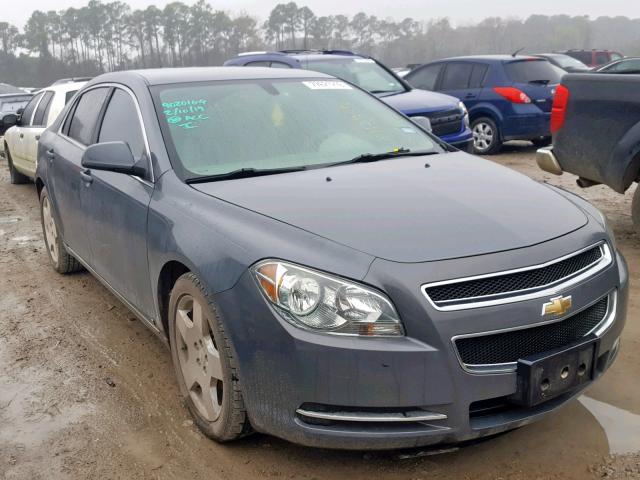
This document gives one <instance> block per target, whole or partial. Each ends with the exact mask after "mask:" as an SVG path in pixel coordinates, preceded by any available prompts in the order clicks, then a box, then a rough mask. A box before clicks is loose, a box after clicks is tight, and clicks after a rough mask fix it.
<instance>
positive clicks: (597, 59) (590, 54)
mask: <svg viewBox="0 0 640 480" xmlns="http://www.w3.org/2000/svg"><path fill="white" fill-rule="evenodd" d="M558 53H564V54H565V55H569V56H570V57H573V58H575V59H576V60H580V61H581V62H582V63H584V64H586V65H588V66H589V67H599V66H601V65H604V64H605V63H609V62H612V61H614V60H619V59H621V58H622V57H623V55H622V54H621V53H619V52H614V51H611V50H596V49H593V50H567V51H565V52H558Z"/></svg>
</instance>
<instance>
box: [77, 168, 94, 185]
mask: <svg viewBox="0 0 640 480" xmlns="http://www.w3.org/2000/svg"><path fill="white" fill-rule="evenodd" d="M80 178H82V181H83V182H85V183H91V182H93V177H92V176H91V170H88V169H87V170H83V171H81V172H80Z"/></svg>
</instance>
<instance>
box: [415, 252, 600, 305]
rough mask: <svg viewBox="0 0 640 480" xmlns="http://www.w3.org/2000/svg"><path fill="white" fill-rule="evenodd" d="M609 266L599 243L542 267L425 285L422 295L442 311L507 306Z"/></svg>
mask: <svg viewBox="0 0 640 480" xmlns="http://www.w3.org/2000/svg"><path fill="white" fill-rule="evenodd" d="M609 263H611V253H610V250H609V247H608V246H607V245H606V244H605V243H602V244H599V245H595V246H592V247H589V248H586V249H584V250H581V251H579V252H576V253H574V254H572V255H569V256H566V257H562V258H560V259H556V260H554V261H551V262H548V263H546V264H543V265H538V266H533V267H526V268H522V269H518V270H512V271H507V272H497V273H495V274H488V275H480V276H477V277H470V278H466V279H455V280H450V281H444V282H437V283H432V284H427V285H424V286H423V289H424V290H423V291H424V293H425V295H426V296H427V298H428V299H429V300H430V301H431V302H432V304H433V305H434V306H435V307H436V308H438V307H440V308H441V309H443V310H447V309H457V308H468V306H469V305H471V306H481V305H478V304H482V303H485V302H491V300H494V299H502V300H504V303H507V302H509V301H515V300H517V299H518V297H520V296H522V295H523V294H526V293H531V292H540V291H542V290H544V289H546V288H551V287H554V286H557V285H560V284H562V283H564V282H568V281H569V280H571V279H574V278H576V277H577V276H579V275H581V274H584V273H585V272H586V273H588V274H595V272H596V271H599V270H601V269H602V268H604V267H605V266H606V265H608V264H609ZM465 305H466V306H465Z"/></svg>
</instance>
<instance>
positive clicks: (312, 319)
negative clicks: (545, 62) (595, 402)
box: [36, 67, 628, 449]
mask: <svg viewBox="0 0 640 480" xmlns="http://www.w3.org/2000/svg"><path fill="white" fill-rule="evenodd" d="M38 155H39V161H38V170H37V175H36V185H37V189H38V194H39V198H40V205H41V212H42V224H43V229H44V233H45V241H46V247H47V251H48V252H49V257H50V259H51V262H52V264H53V266H54V268H55V269H56V270H57V271H58V272H60V273H69V272H72V271H75V270H78V269H81V268H86V269H87V270H89V271H90V272H91V273H92V274H94V275H95V276H96V277H97V278H98V279H100V280H101V281H102V282H103V283H104V285H105V286H107V287H108V288H109V289H110V290H111V291H112V292H113V293H114V294H115V295H116V296H117V297H118V298H120V299H121V300H122V301H123V302H124V303H125V304H126V305H127V306H128V307H129V308H130V309H131V310H132V311H133V312H134V313H135V314H136V315H137V316H138V317H139V318H140V319H141V320H142V321H143V322H144V323H145V324H146V325H147V326H148V327H149V328H150V329H151V330H153V331H154V332H155V333H157V334H158V336H159V337H160V338H162V339H163V340H164V341H165V342H166V343H167V344H168V346H169V347H170V350H171V355H172V359H173V363H174V365H175V371H176V376H177V379H178V385H179V388H180V392H181V394H182V396H183V397H184V399H185V403H186V405H187V407H188V409H189V411H190V412H191V414H192V415H193V417H194V419H195V421H196V423H197V425H198V426H199V427H200V429H201V430H202V431H203V432H204V433H205V434H206V435H207V436H209V437H211V438H213V439H215V440H218V441H229V440H233V439H236V438H238V437H240V436H242V435H245V434H247V433H249V432H251V431H253V430H256V431H260V432H265V433H269V434H272V435H276V436H279V437H282V438H285V439H288V440H290V441H293V442H297V443H301V444H305V445H312V446H321V447H330V448H352V449H356V448H357V449H360V448H367V449H373V448H398V447H408V446H418V445H428V444H434V443H439V442H457V441H463V440H467V439H471V438H476V437H479V436H485V435H491V434H495V433H498V432H501V431H505V430H508V429H512V428H516V427H519V426H522V425H524V424H526V423H529V422H530V421H532V420H535V419H538V418H540V417H542V416H543V415H545V414H548V413H549V412H552V411H554V410H556V409H557V408H558V407H560V406H562V405H563V404H565V403H567V402H568V401H569V400H570V399H572V398H574V397H575V396H576V395H578V394H579V393H580V392H581V391H583V390H584V389H585V388H587V387H588V386H589V385H590V384H591V383H592V382H593V381H595V380H597V379H598V377H600V376H601V375H602V374H603V373H604V372H605V370H607V369H608V368H609V367H610V365H611V364H612V362H613V361H614V359H615V357H616V354H617V352H618V346H619V337H620V332H621V330H622V327H623V324H624V321H625V315H626V305H627V282H628V276H627V269H626V264H625V262H624V260H623V258H622V257H621V256H620V254H619V253H618V252H617V250H616V248H615V240H614V238H613V236H612V234H611V232H610V230H609V229H608V227H607V223H606V219H605V218H604V217H603V215H602V214H601V213H600V212H599V211H598V210H597V209H595V208H594V207H593V206H591V205H590V204H588V203H587V202H585V201H584V200H582V199H581V198H579V197H576V196H573V195H572V194H569V193H567V192H565V191H563V190H559V189H557V188H554V187H551V186H548V185H544V184H539V183H536V182H534V181H532V180H530V179H528V178H526V177H524V176H522V175H519V174H517V173H514V172H513V171H511V170H509V169H506V168H503V167H500V166H497V165H495V164H494V163H492V162H489V161H485V160H482V159H480V158H476V157H472V156H470V155H468V154H466V153H462V152H459V151H456V150H455V149H454V148H452V147H449V146H448V145H446V144H444V143H442V142H441V141H440V140H438V139H437V138H435V137H434V136H432V135H431V134H429V133H428V132H426V131H425V130H423V129H422V128H421V127H420V126H419V125H417V124H414V123H412V122H411V121H410V120H409V119H408V118H406V117H404V116H403V115H401V114H400V113H398V112H396V111H395V110H393V109H392V108H391V107H389V106H387V105H385V104H384V103H382V102H380V101H379V100H377V99H376V98H375V97H373V96H371V95H369V94H368V93H366V92H364V91H362V90H360V89H358V88H356V87H354V86H353V85H350V84H349V83H346V82H344V81H341V80H338V79H335V78H333V77H330V76H327V75H324V74H320V73H314V72H308V71H304V70H277V69H260V68H232V67H227V68H199V69H168V70H145V71H139V72H120V73H110V74H105V75H102V76H100V77H97V78H95V79H94V80H92V81H91V82H89V83H88V84H87V85H86V86H85V87H84V88H83V89H82V90H81V91H80V92H79V94H78V95H77V96H76V97H75V99H74V101H73V102H71V103H70V104H69V105H68V106H67V107H66V108H65V110H64V111H63V112H62V114H61V115H60V117H59V118H58V120H57V121H56V122H55V124H54V125H53V126H52V127H50V128H49V129H48V130H47V131H46V132H45V133H44V134H43V135H42V137H41V139H40V146H39V153H38Z"/></svg>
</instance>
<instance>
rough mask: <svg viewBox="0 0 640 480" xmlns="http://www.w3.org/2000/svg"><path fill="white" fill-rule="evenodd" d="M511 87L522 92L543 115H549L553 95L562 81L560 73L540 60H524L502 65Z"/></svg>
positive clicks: (545, 61) (556, 68)
mask: <svg viewBox="0 0 640 480" xmlns="http://www.w3.org/2000/svg"><path fill="white" fill-rule="evenodd" d="M504 69H505V73H506V74H507V77H508V78H509V79H510V80H511V82H513V86H514V87H515V88H517V89H518V90H520V91H522V92H524V93H525V94H526V95H527V96H528V97H529V98H530V99H531V103H533V104H534V105H536V106H537V107H538V108H539V109H540V110H542V111H543V112H545V113H551V106H552V105H553V95H554V93H555V91H556V87H557V86H558V84H559V83H560V80H561V79H562V75H563V73H562V71H561V70H560V69H559V68H558V67H554V66H553V65H551V63H549V62H548V61H547V60H544V59H542V58H540V59H533V58H524V59H518V60H513V61H510V62H507V63H505V64H504Z"/></svg>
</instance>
